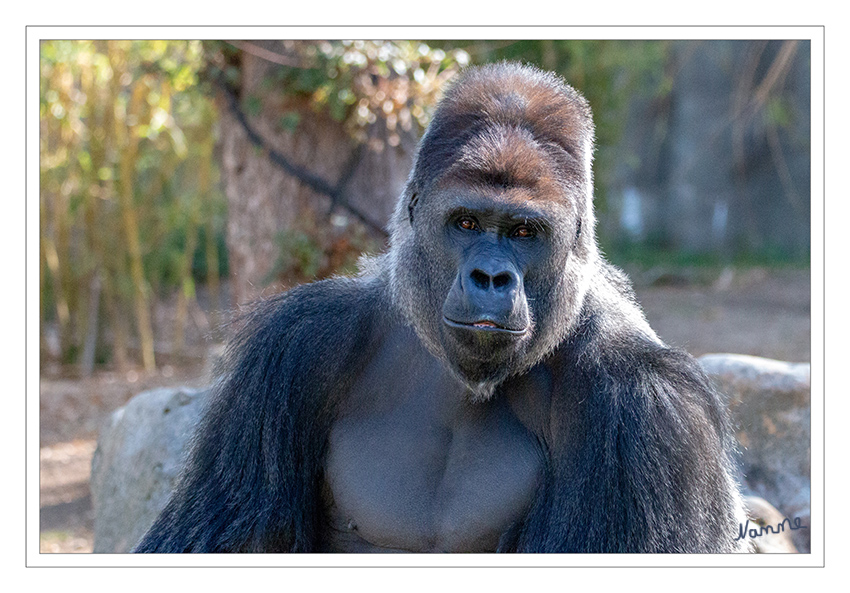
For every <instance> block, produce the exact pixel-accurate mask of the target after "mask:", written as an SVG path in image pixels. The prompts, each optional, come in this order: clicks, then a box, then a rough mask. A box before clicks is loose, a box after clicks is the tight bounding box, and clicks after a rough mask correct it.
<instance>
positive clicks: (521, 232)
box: [511, 224, 534, 239]
mask: <svg viewBox="0 0 850 593" xmlns="http://www.w3.org/2000/svg"><path fill="white" fill-rule="evenodd" d="M533 236H534V231H533V230H531V227H528V226H526V225H524V224H521V225H519V226H518V227H516V228H515V229H514V230H513V232H512V233H511V237H516V238H517V239H530V238H531V237H533Z"/></svg>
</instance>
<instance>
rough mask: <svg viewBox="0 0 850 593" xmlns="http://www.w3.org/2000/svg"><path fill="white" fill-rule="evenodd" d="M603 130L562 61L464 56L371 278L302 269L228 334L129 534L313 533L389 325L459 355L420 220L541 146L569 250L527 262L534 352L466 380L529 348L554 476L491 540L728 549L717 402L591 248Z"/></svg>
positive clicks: (728, 466) (230, 547)
mask: <svg viewBox="0 0 850 593" xmlns="http://www.w3.org/2000/svg"><path fill="white" fill-rule="evenodd" d="M592 134H593V127H592V123H591V120H590V111H589V108H588V106H587V104H586V102H585V101H584V99H582V98H581V97H580V96H579V95H578V93H576V92H575V91H574V90H572V89H571V88H569V87H567V86H566V85H563V83H562V82H561V81H560V80H558V79H557V78H555V77H554V76H552V75H549V74H546V73H542V72H539V71H536V70H533V69H531V68H525V67H519V66H515V65H498V66H490V67H485V68H481V69H475V70H471V71H469V72H468V73H466V74H465V76H464V77H463V78H462V80H461V82H459V83H458V84H456V85H454V86H453V88H452V89H450V90H449V91H448V92H447V95H446V97H445V98H444V100H443V101H442V102H441V105H440V107H439V109H438V111H437V113H436V116H435V118H434V120H433V122H432V124H431V126H430V127H429V130H428V131H427V133H426V135H425V137H424V138H423V140H422V143H421V145H420V150H419V153H418V156H417V161H416V166H415V168H414V171H413V173H412V175H411V178H410V181H409V183H408V186H407V188H406V190H405V193H404V195H403V196H402V197H401V199H400V201H399V206H398V208H397V210H396V214H395V217H394V220H393V223H392V231H393V239H392V246H391V249H390V251H389V253H388V254H387V255H385V256H382V257H381V258H378V259H375V260H372V261H371V262H369V264H368V269H367V270H365V271H364V273H363V275H362V276H361V277H359V278H354V279H342V278H337V279H332V280H328V281H323V282H317V283H314V284H311V285H306V286H301V287H299V288H296V289H294V290H292V291H290V292H287V293H285V294H282V295H279V296H277V297H275V298H273V299H270V300H268V301H266V302H264V303H263V304H262V305H261V306H260V307H259V308H258V309H257V310H256V312H255V313H254V314H253V316H252V317H251V319H250V320H249V323H248V324H247V325H246V327H245V329H244V330H242V332H241V334H240V337H239V338H238V339H237V340H236V341H235V342H234V344H232V345H231V347H230V349H229V351H228V355H227V363H226V368H225V372H224V374H223V379H221V380H220V382H219V383H218V384H217V386H216V388H215V394H214V396H213V398H212V400H211V402H210V405H209V410H208V411H207V413H206V415H205V417H204V420H203V422H202V424H201V425H200V427H199V429H198V432H197V435H196V438H195V441H194V446H193V449H192V453H191V459H190V460H189V463H188V465H187V469H186V472H185V474H184V476H183V478H182V480H181V482H180V484H179V486H178V488H177V490H176V491H175V493H174V495H173V497H172V499H171V501H170V502H169V504H168V506H167V507H166V509H165V510H164V511H163V513H162V514H161V516H160V517H159V519H157V521H156V523H155V524H154V525H153V526H152V527H151V529H150V530H149V531H148V533H147V534H146V535H145V537H144V538H143V540H142V541H141V542H140V543H139V545H138V547H137V548H136V550H135V551H137V552H221V551H242V552H310V551H316V550H319V549H321V544H322V542H321V541H320V540H321V528H322V521H323V520H324V511H325V509H324V506H323V505H324V503H323V500H324V499H323V496H322V487H323V473H322V472H323V462H324V458H325V452H326V447H327V438H328V434H329V431H330V429H331V427H332V426H333V423H334V420H335V418H336V414H337V410H338V409H339V405H340V404H341V403H344V402H343V398H345V396H346V394H347V393H348V391H349V388H350V386H351V385H352V383H353V382H354V381H355V380H356V378H357V376H358V374H359V373H360V372H362V369H363V368H364V367H366V366H367V365H368V364H369V360H370V353H371V352H373V351H374V349H375V348H377V344H378V343H379V342H380V340H381V336H382V332H385V331H387V330H386V327H388V326H390V325H391V324H392V323H409V324H410V325H412V326H413V327H414V329H415V330H416V334H417V336H419V338H420V339H421V340H422V341H423V343H425V344H426V346H427V347H428V349H429V351H430V352H431V353H432V354H433V355H434V356H436V357H437V358H439V359H441V360H443V362H444V363H445V364H446V365H447V366H448V367H451V366H452V365H453V364H454V363H455V361H453V360H449V359H448V358H449V357H448V356H447V354H446V350H445V348H444V347H443V345H442V342H441V338H440V336H439V335H438V334H439V331H438V328H436V327H435V325H434V324H435V322H434V321H433V319H432V317H433V315H431V312H432V311H433V310H434V309H435V307H439V306H440V304H441V303H442V299H443V298H444V297H445V291H446V283H447V282H449V280H450V278H449V277H450V276H452V275H453V274H455V273H456V272H455V271H453V270H450V271H446V270H443V269H440V264H438V263H435V261H431V260H432V259H433V257H432V256H433V254H432V253H431V252H429V249H430V247H429V243H428V242H429V241H437V240H439V239H437V238H433V237H428V236H424V235H422V233H424V232H425V231H424V230H423V229H425V228H426V226H427V225H428V224H430V223H432V222H433V221H432V220H430V219H429V212H430V210H429V208H433V207H434V204H431V203H429V199H430V198H432V196H433V195H435V194H434V191H435V190H434V188H435V187H436V186H437V185H439V184H440V183H441V182H443V181H445V180H446V179H449V180H455V181H457V182H458V183H462V184H467V185H476V184H481V185H485V186H486V185H497V186H500V187H512V186H522V185H523V184H532V185H533V184H534V183H536V182H537V178H536V177H535V175H536V174H537V173H534V174H531V173H529V171H530V170H533V171H534V167H538V166H543V167H544V169H545V168H546V167H550V169H546V170H549V171H555V172H556V175H555V176H554V178H553V179H551V180H550V182H551V187H550V188H549V189H548V190H546V191H548V192H549V193H548V194H546V195H549V196H559V197H558V198H555V197H552V198H551V201H557V200H560V201H562V202H563V203H562V204H557V206H558V207H559V208H561V209H560V210H557V212H563V213H564V214H563V215H562V216H561V215H557V216H561V218H557V216H556V219H554V220H553V221H552V224H553V225H554V226H555V227H556V229H557V230H558V231H559V232H558V233H556V234H555V239H553V241H554V245H553V250H554V252H555V253H556V254H557V253H561V254H562V255H563V256H564V257H563V258H560V259H558V258H553V259H552V260H551V262H550V263H549V264H547V266H548V267H545V268H543V269H541V270H538V271H537V272H536V273H537V282H538V283H541V282H543V280H541V278H543V279H545V280H546V282H544V283H543V285H540V284H538V285H535V284H534V282H533V281H534V280H535V278H529V279H528V287H527V291H528V298H529V301H530V302H531V303H532V305H533V309H534V322H535V325H534V332H535V333H534V338H533V339H532V340H531V341H530V342H529V344H528V346H527V348H525V349H524V350H523V353H522V356H519V357H516V359H512V360H510V361H509V362H507V363H506V364H505V366H506V368H505V369H500V370H499V373H498V374H494V375H493V376H492V377H491V380H490V381H483V382H480V383H478V384H475V385H472V384H471V385H470V386H469V388H470V390H471V391H472V393H473V394H474V396H475V397H478V398H480V399H488V398H498V397H500V394H501V391H502V390H503V389H506V388H507V387H506V385H507V384H509V383H510V381H515V380H517V378H520V379H521V378H522V376H523V373H524V372H525V371H527V370H528V369H529V368H531V367H533V366H534V365H545V367H546V369H547V374H546V376H547V377H549V378H550V379H549V381H550V383H551V384H550V385H546V386H545V391H546V393H551V397H550V396H548V395H547V398H548V399H544V401H547V402H548V405H547V406H544V407H542V408H541V409H539V410H537V411H536V412H535V411H529V415H530V419H528V421H527V422H528V425H529V426H533V427H534V432H535V434H536V435H537V438H538V439H539V440H540V442H541V446H542V448H543V451H544V452H545V458H546V459H545V466H546V467H545V472H544V476H543V479H542V482H541V483H540V485H539V487H538V490H537V494H536V496H535V499H534V501H533V503H532V505H531V507H530V509H529V510H528V512H527V514H526V515H525V516H524V518H523V519H522V520H521V521H519V522H517V523H516V524H515V525H514V526H513V527H512V528H511V529H510V530H508V531H507V532H506V533H504V534H503V536H502V538H501V541H500V544H499V551H504V552H727V551H734V550H735V546H734V542H733V540H734V538H735V534H736V529H737V524H738V521H739V517H740V513H741V500H740V495H739V493H738V490H737V487H736V485H735V483H734V481H733V479H732V478H731V472H732V460H731V458H730V456H731V454H732V451H733V442H732V439H731V436H730V431H729V427H728V422H727V419H726V412H725V409H724V406H723V404H722V402H721V401H720V399H719V398H718V396H717V394H716V393H715V392H714V391H713V390H712V388H711V387H710V385H709V383H708V381H707V379H706V377H705V376H704V374H703V373H702V371H701V370H700V368H699V365H698V364H697V363H696V361H694V359H693V358H691V357H690V356H689V355H687V354H685V353H683V352H680V351H676V350H673V349H670V348H668V347H666V346H665V345H663V344H662V343H661V342H660V341H658V340H657V338H656V337H655V335H654V334H653V333H652V330H651V329H649V327H648V326H647V325H646V323H645V321H644V320H643V317H642V315H641V314H640V311H639V309H638V308H637V306H636V305H635V303H634V299H633V296H632V294H631V289H630V287H629V283H628V280H627V279H626V278H625V277H624V276H623V275H622V274H621V273H620V272H618V271H617V270H615V269H614V268H612V267H610V266H609V265H608V264H606V263H605V262H604V261H602V259H601V258H600V256H599V255H598V251H597V248H596V245H595V239H594V236H593V227H594V223H593V212H592V206H591V203H590V200H591V198H590V193H591V192H590V191H589V188H590V185H591V183H592V182H591V179H590V171H589V166H587V165H588V163H589V158H590V153H589V151H591V150H592ZM500 143H501V144H500ZM528 146H534V147H535V149H534V150H539V151H540V152H539V154H544V155H546V156H545V157H544V158H543V160H542V161H541V160H540V159H539V158H538V159H537V160H535V158H533V155H531V153H527V151H526V152H524V151H525V150H526V149H525V148H524V147H528ZM523 163H526V165H523ZM541 163H542V165H541ZM541 171H542V172H543V173H545V171H543V170H542V169H541ZM539 172H540V171H538V173H539ZM541 183H544V182H543V181H541ZM567 254H568V255H567ZM429 258H430V259H429ZM552 277H554V278H557V279H558V283H553V282H552V281H551V280H548V278H552ZM547 283H548V284H547ZM555 284H557V285H555ZM535 286H536V287H535ZM393 320H394V321H393ZM398 320H406V321H401V322H399V321H398ZM454 372H455V373H456V375H457V376H458V379H459V380H461V381H463V380H464V376H463V372H462V371H458V370H457V369H454ZM541 389H543V388H541Z"/></svg>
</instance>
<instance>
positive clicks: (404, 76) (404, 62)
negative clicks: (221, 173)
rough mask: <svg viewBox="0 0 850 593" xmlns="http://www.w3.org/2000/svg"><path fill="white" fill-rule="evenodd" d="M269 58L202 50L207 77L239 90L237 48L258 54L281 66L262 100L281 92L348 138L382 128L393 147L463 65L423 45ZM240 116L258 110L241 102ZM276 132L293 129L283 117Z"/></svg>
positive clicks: (300, 45) (460, 56)
mask: <svg viewBox="0 0 850 593" xmlns="http://www.w3.org/2000/svg"><path fill="white" fill-rule="evenodd" d="M280 44H281V46H282V49H278V50H277V51H278V52H280V53H275V52H271V51H270V50H268V49H266V48H265V47H260V46H259V45H258V44H257V43H255V42H239V43H236V42H234V43H233V44H230V43H224V42H219V41H210V42H205V50H206V56H207V66H206V68H205V76H206V77H207V78H208V79H209V80H212V81H215V82H217V83H219V84H224V85H229V86H231V87H233V88H234V89H235V88H238V85H239V83H238V78H236V75H237V74H238V67H236V70H235V71H234V67H235V66H234V64H238V62H239V48H240V47H241V48H244V50H245V51H251V52H258V55H263V56H265V57H266V58H267V59H268V60H270V61H272V60H278V62H279V63H280V66H279V67H277V68H275V69H274V71H273V72H272V74H271V75H270V76H269V77H268V78H267V79H266V80H265V81H264V84H263V88H264V89H265V90H266V91H267V92H273V89H280V94H281V95H282V96H284V97H288V98H290V99H301V100H305V101H306V102H307V103H308V104H309V105H310V106H311V107H312V108H313V109H316V110H320V111H324V112H326V113H328V114H329V115H330V116H331V117H332V118H333V119H334V120H336V121H338V122H340V123H341V124H343V125H344V126H345V127H346V128H347V129H348V130H349V132H350V133H351V135H352V136H353V137H355V138H356V139H358V140H360V141H365V140H366V139H367V138H368V137H369V128H370V127H371V126H374V125H384V126H386V128H387V130H388V131H389V140H388V141H389V142H390V144H394V143H396V142H397V141H398V137H397V133H396V131H397V129H401V130H410V129H411V127H412V126H417V127H418V128H419V129H424V127H425V126H426V125H427V124H428V120H429V118H430V115H431V111H432V109H433V106H434V103H435V102H436V97H437V94H438V93H439V91H440V89H441V88H442V87H443V85H444V84H445V83H446V82H447V81H448V80H449V79H451V77H452V76H454V74H456V73H457V72H458V70H459V69H460V68H461V67H462V66H464V65H466V64H467V63H468V62H469V56H468V55H467V54H466V52H464V51H463V50H461V49H456V48H450V49H448V50H444V49H441V48H432V47H430V46H429V45H428V44H427V43H425V42H422V41H372V40H341V41H282V42H280ZM244 108H245V110H246V112H248V113H249V114H256V113H258V112H259V105H258V104H256V103H249V102H246V104H245V105H244ZM284 118H286V119H283V118H282V119H281V121H280V127H281V128H282V129H284V130H287V131H290V130H292V129H293V128H294V127H295V126H297V123H298V121H297V120H294V119H293V118H291V117H290V116H289V115H288V114H287V115H284Z"/></svg>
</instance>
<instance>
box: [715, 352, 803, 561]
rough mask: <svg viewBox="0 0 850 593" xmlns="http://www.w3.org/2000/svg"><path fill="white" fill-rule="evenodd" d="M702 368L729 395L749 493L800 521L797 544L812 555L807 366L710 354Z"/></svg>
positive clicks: (764, 359)
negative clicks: (801, 526) (803, 526)
mask: <svg viewBox="0 0 850 593" xmlns="http://www.w3.org/2000/svg"><path fill="white" fill-rule="evenodd" d="M699 361H700V363H701V364H702V366H703V368H704V369H705V370H706V372H707V373H708V374H709V376H711V377H712V379H713V380H714V381H715V383H716V385H717V386H718V387H719V389H720V390H721V392H723V393H724V394H725V395H726V396H727V397H728V403H729V409H730V411H731V414H732V421H733V424H734V427H735V435H736V436H737V439H738V443H739V444H740V448H741V458H740V461H741V471H742V473H743V476H744V480H743V486H744V490H745V492H746V493H747V494H750V495H756V496H759V497H761V498H763V499H765V500H767V501H770V503H771V504H773V505H774V506H776V508H778V509H779V511H780V512H781V513H782V515H783V516H784V517H788V518H789V519H793V518H800V519H801V520H802V524H803V525H806V526H807V528H805V529H798V530H795V531H794V532H793V534H792V535H793V540H794V544H795V545H796V546H797V548H798V549H799V550H800V551H801V552H809V551H810V549H811V545H810V536H811V534H810V530H809V529H808V526H809V525H810V524H811V517H810V516H811V382H810V373H811V370H810V365H809V364H808V363H790V362H780V361H777V360H770V359H767V358H759V357H756V356H744V355H741V354H707V355H705V356H703V357H701V358H700V359H699Z"/></svg>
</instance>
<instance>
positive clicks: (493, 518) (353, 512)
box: [325, 365, 543, 552]
mask: <svg viewBox="0 0 850 593" xmlns="http://www.w3.org/2000/svg"><path fill="white" fill-rule="evenodd" d="M412 366H413V367H416V365H408V366H406V367H404V368H403V369H401V370H399V371H398V373H396V374H395V375H393V376H394V377H395V379H394V380H388V381H387V380H381V381H378V382H377V383H376V382H374V381H371V380H370V378H369V377H368V376H367V377H364V378H363V380H361V381H360V383H359V385H357V386H355V391H356V392H358V393H357V394H355V398H354V399H355V400H359V405H357V406H355V407H354V409H352V410H350V411H349V412H348V413H347V414H346V415H344V416H343V417H342V418H341V419H340V420H339V421H338V422H337V423H336V424H335V426H334V427H333V429H332V431H331V434H330V440H329V443H328V455H327V462H326V494H327V496H328V501H327V502H328V511H329V512H328V515H329V523H330V524H329V527H328V531H327V533H326V535H327V537H326V538H325V540H326V546H327V548H328V549H330V550H335V551H350V552H370V551H377V552H380V551H411V552H431V551H435V552H442V551H444V552H463V551H466V552H486V551H495V549H496V547H497V546H498V543H499V538H500V536H501V535H502V534H503V533H504V532H505V531H506V530H507V529H508V528H510V526H511V525H512V524H513V523H514V522H515V521H517V520H518V519H520V518H522V517H523V516H524V514H525V513H526V511H527V510H528V507H529V505H530V504H531V501H532V499H533V496H534V493H535V490H536V488H537V485H538V481H539V479H540V476H541V474H542V468H543V464H542V454H541V451H540V447H539V445H538V442H537V439H536V438H535V437H534V436H533V435H531V434H530V433H529V432H528V431H527V430H526V429H525V428H524V427H523V426H522V425H521V424H520V422H519V421H518V420H517V419H516V417H515V416H514V415H513V414H512V412H511V410H510V407H509V406H508V405H507V404H506V403H504V401H492V402H485V403H478V404H470V403H468V402H465V401H464V400H463V392H462V388H460V386H459V385H458V384H457V383H455V382H454V380H452V379H450V378H448V377H445V376H442V375H441V373H440V372H439V369H438V368H436V367H432V366H431V365H426V366H427V367H429V368H422V367H421V366H419V367H417V368H411V367H412ZM411 374H412V375H419V376H418V377H416V378H417V380H418V382H414V383H411V382H410V381H408V380H409V379H413V378H414V377H412V376H411ZM435 374H436V378H435ZM429 375H430V376H429ZM383 376H386V375H383ZM426 377H427V379H426ZM402 386H404V389H401V387H402ZM387 390H390V391H387Z"/></svg>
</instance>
